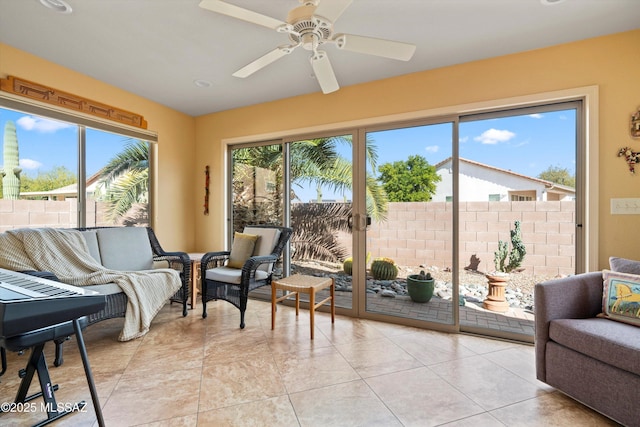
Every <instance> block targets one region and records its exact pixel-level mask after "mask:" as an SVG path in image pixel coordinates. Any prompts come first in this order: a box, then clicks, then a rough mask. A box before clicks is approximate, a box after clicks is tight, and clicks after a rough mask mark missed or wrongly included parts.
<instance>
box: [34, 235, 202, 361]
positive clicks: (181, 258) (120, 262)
mask: <svg viewBox="0 0 640 427" xmlns="http://www.w3.org/2000/svg"><path fill="white" fill-rule="evenodd" d="M77 230H79V231H80V232H81V233H82V234H83V236H84V238H85V241H86V243H87V246H88V248H89V252H90V254H91V256H92V257H93V258H94V259H95V260H96V261H98V262H99V263H100V264H101V265H102V266H104V267H106V268H108V269H111V270H119V271H142V270H151V269H154V268H172V269H175V270H177V271H178V272H179V273H180V279H181V282H182V286H181V287H180V289H179V290H178V291H177V292H176V293H175V294H174V295H173V296H172V297H171V298H170V301H171V302H177V303H180V304H182V315H183V316H186V315H187V303H188V301H189V287H190V286H189V285H190V278H191V260H190V259H189V256H188V255H187V254H186V253H185V252H167V251H165V250H164V249H162V247H161V246H160V243H159V242H158V239H157V237H156V235H155V233H154V231H153V229H152V228H151V227H92V228H77ZM24 273H27V274H32V275H36V276H39V277H44V278H47V279H51V280H58V278H57V277H56V276H55V275H54V274H53V273H50V272H38V271H24ZM86 288H88V289H92V290H95V291H98V292H100V293H102V294H104V295H106V300H107V304H106V306H105V308H104V309H103V310H101V311H99V312H97V313H94V314H91V315H89V316H88V325H91V324H94V323H97V322H100V321H102V320H106V319H111V318H116V317H124V316H125V313H126V309H127V303H128V300H127V296H126V295H125V293H124V292H123V291H122V289H120V287H119V286H118V285H116V284H114V283H109V284H104V285H90V286H87V287H86ZM62 342H63V340H60V341H56V358H55V361H54V364H55V365H56V366H59V365H61V364H62V363H63V355H62Z"/></svg>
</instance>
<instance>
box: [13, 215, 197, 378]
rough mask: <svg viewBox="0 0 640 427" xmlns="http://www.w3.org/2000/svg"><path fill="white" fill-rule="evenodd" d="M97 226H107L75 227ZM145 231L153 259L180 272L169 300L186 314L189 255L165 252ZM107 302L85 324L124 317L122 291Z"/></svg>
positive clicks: (58, 347) (46, 275)
mask: <svg viewBox="0 0 640 427" xmlns="http://www.w3.org/2000/svg"><path fill="white" fill-rule="evenodd" d="M98 228H108V227H86V228H76V230H78V231H87V230H96V229H98ZM146 229H147V233H148V235H149V243H150V244H151V250H152V253H153V260H154V261H165V262H167V263H168V266H169V268H172V269H174V270H177V271H178V272H179V273H180V280H181V282H182V286H181V287H180V289H178V292H176V293H175V294H174V295H173V296H172V297H171V298H170V299H169V300H170V301H171V302H172V303H173V302H178V303H181V304H182V316H183V317H184V316H186V315H187V303H188V301H189V282H190V280H191V260H190V259H189V255H187V254H186V253H185V252H167V251H165V250H164V249H162V246H160V242H159V241H158V238H157V237H156V234H155V233H154V232H153V229H152V228H151V227H146ZM23 273H27V274H31V275H34V276H38V277H43V278H45V279H50V280H56V281H59V280H58V278H57V277H56V276H55V275H54V274H53V273H50V272H42V271H24V272H23ZM106 299H107V304H106V305H105V307H104V308H103V309H102V310H100V311H98V312H97V313H93V314H91V315H89V316H87V319H88V323H87V325H93V324H94V323H98V322H100V321H102V320H107V319H113V318H117V317H124V316H125V313H126V311H127V303H128V300H127V295H126V294H125V293H124V292H119V293H115V294H109V295H107V298H106ZM64 341H65V339H61V340H56V341H55V343H56V356H55V360H54V365H55V366H60V365H62V363H63V356H62V354H63V351H62V344H63V342H64Z"/></svg>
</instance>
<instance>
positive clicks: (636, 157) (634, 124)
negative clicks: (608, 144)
mask: <svg viewBox="0 0 640 427" xmlns="http://www.w3.org/2000/svg"><path fill="white" fill-rule="evenodd" d="M629 132H630V133H631V137H632V138H640V108H638V111H636V112H635V113H633V114H632V115H631V120H630V121H629ZM623 156H624V158H625V160H626V161H627V165H628V166H629V172H631V174H635V173H636V169H635V165H636V164H638V163H640V151H633V149H632V148H631V147H623V148H621V149H620V150H618V157H623Z"/></svg>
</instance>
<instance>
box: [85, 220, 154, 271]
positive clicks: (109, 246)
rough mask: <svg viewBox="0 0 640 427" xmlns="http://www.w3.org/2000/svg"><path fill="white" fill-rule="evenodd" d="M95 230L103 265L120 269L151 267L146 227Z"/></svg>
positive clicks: (151, 255)
mask: <svg viewBox="0 0 640 427" xmlns="http://www.w3.org/2000/svg"><path fill="white" fill-rule="evenodd" d="M96 232H97V235H98V245H99V247H100V257H101V258H102V265H103V266H104V267H106V268H109V269H111V270H120V271H140V270H151V269H153V251H152V249H151V243H150V242H149V234H148V233H147V229H146V228H144V227H116V228H99V229H98V230H96Z"/></svg>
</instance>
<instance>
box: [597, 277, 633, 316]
mask: <svg viewBox="0 0 640 427" xmlns="http://www.w3.org/2000/svg"><path fill="white" fill-rule="evenodd" d="M602 278H603V280H604V282H603V285H604V286H603V293H602V311H603V317H606V318H608V319H611V320H617V321H620V322H625V323H629V324H632V325H636V326H640V276H639V275H636V274H629V273H620V272H615V271H610V270H603V271H602Z"/></svg>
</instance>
